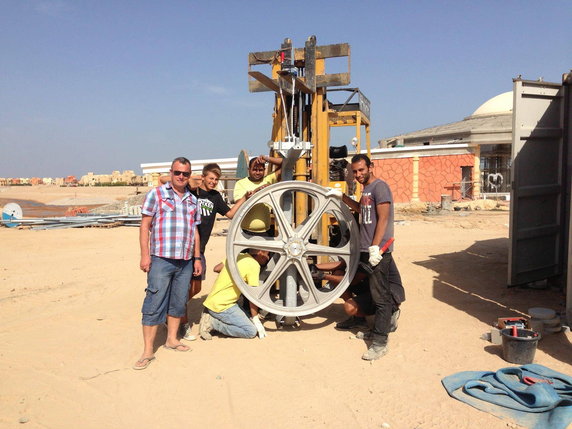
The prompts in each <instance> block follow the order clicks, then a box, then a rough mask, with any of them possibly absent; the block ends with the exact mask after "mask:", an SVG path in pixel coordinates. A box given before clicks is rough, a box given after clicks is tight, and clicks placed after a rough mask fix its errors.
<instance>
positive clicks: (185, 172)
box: [173, 170, 191, 177]
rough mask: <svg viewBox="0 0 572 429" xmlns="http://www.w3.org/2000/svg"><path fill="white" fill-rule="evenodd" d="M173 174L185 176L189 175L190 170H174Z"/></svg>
mask: <svg viewBox="0 0 572 429" xmlns="http://www.w3.org/2000/svg"><path fill="white" fill-rule="evenodd" d="M173 174H174V175H175V176H180V175H181V174H182V175H183V176H185V177H191V172H190V171H179V170H174V171H173Z"/></svg>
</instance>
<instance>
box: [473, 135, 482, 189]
mask: <svg viewBox="0 0 572 429" xmlns="http://www.w3.org/2000/svg"><path fill="white" fill-rule="evenodd" d="M474 149H475V167H474V168H473V199H475V200H476V199H479V198H481V147H480V146H475V148H474Z"/></svg>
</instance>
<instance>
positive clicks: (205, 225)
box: [194, 188, 230, 253]
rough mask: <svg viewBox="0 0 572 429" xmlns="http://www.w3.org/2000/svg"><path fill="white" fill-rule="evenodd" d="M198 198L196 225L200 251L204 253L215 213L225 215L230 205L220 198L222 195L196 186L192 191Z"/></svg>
mask: <svg viewBox="0 0 572 429" xmlns="http://www.w3.org/2000/svg"><path fill="white" fill-rule="evenodd" d="M194 194H195V196H196V197H197V198H198V200H199V204H198V205H199V208H200V210H201V223H200V225H199V226H198V229H199V234H200V236H201V253H205V249H206V247H207V242H208V241H209V238H210V236H211V232H212V230H213V226H214V221H215V217H216V214H217V213H219V214H221V215H223V216H224V215H226V214H227V213H228V212H229V210H230V207H229V206H228V205H227V204H226V203H225V202H224V200H223V199H222V195H221V194H220V193H219V192H218V191H215V190H214V189H213V190H212V191H205V190H204V189H201V188H197V190H196V191H195V192H194Z"/></svg>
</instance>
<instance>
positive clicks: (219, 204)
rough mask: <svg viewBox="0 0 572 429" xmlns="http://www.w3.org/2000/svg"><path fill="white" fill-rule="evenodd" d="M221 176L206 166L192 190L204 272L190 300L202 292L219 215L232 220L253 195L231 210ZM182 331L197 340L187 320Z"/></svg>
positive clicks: (217, 169) (214, 166)
mask: <svg viewBox="0 0 572 429" xmlns="http://www.w3.org/2000/svg"><path fill="white" fill-rule="evenodd" d="M221 174H222V172H221V169H220V167H219V166H218V164H215V163H210V164H206V165H205V166H204V167H203V175H202V179H203V180H202V183H201V185H200V186H199V187H198V188H196V189H191V192H193V193H194V194H195V196H196V197H197V198H198V200H199V202H198V205H199V209H200V211H201V223H200V225H199V226H198V227H197V228H198V230H199V236H200V239H201V262H202V266H203V271H202V274H201V275H200V276H197V277H193V279H192V280H191V285H190V289H189V300H191V298H192V297H193V296H195V295H196V294H198V293H199V292H200V291H201V284H202V281H203V280H204V279H205V271H206V260H205V250H206V247H207V242H208V241H209V238H210V236H211V232H212V230H213V226H214V222H215V218H216V215H217V213H218V214H220V215H222V216H226V217H227V218H229V219H232V218H233V217H234V214H235V213H236V211H237V210H238V208H239V207H240V206H241V205H242V204H243V203H244V202H245V201H246V200H247V199H248V198H249V197H250V196H251V195H252V192H248V193H246V194H245V195H244V196H243V197H242V198H240V199H239V200H238V201H236V202H235V203H234V205H233V206H232V208H230V207H229V206H228V205H227V204H226V203H225V202H224V200H223V198H222V195H221V194H220V192H218V191H217V190H216V187H217V185H218V181H219V179H220V176H221ZM181 330H182V332H181V335H182V337H183V339H185V340H188V341H193V340H196V337H195V336H194V335H192V334H191V325H190V323H188V322H187V321H186V320H183V321H182V322H181Z"/></svg>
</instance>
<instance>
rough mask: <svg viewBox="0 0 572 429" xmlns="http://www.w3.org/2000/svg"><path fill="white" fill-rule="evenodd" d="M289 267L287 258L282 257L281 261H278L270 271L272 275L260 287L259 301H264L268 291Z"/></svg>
mask: <svg viewBox="0 0 572 429" xmlns="http://www.w3.org/2000/svg"><path fill="white" fill-rule="evenodd" d="M287 265H288V259H287V258H286V257H285V256H281V257H280V259H278V262H277V263H276V265H275V266H274V268H273V269H272V271H270V274H269V275H268V277H267V278H266V280H265V281H264V284H263V285H262V286H261V287H260V288H261V290H260V292H258V293H257V295H258V299H262V298H263V297H264V296H265V295H267V292H268V290H269V289H270V288H271V287H272V285H273V284H274V283H275V282H276V280H278V278H279V277H280V276H281V275H282V273H283V272H284V270H285V269H286V267H287Z"/></svg>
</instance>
